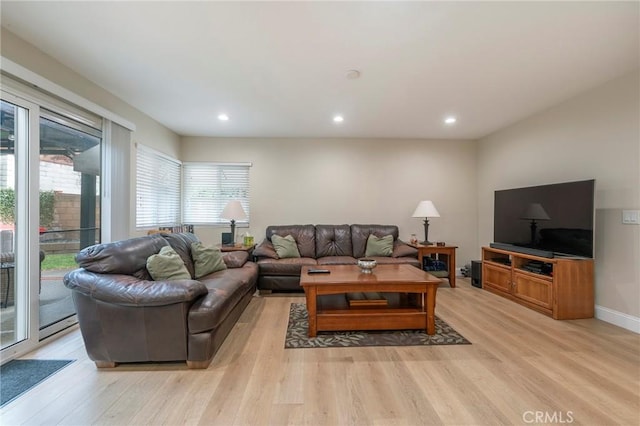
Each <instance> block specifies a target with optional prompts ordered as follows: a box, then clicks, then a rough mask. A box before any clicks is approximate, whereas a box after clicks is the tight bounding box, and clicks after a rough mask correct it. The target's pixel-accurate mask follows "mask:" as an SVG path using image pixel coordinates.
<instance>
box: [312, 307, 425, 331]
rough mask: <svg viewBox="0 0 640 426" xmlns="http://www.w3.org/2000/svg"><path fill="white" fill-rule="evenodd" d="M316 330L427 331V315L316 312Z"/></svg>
mask: <svg viewBox="0 0 640 426" xmlns="http://www.w3.org/2000/svg"><path fill="white" fill-rule="evenodd" d="M316 328H317V330H319V331H320V330H321V331H340V330H413V329H420V330H426V329H427V313H426V312H423V311H420V310H418V309H353V308H352V309H349V310H344V311H343V310H335V311H334V310H329V311H318V312H317V314H316Z"/></svg>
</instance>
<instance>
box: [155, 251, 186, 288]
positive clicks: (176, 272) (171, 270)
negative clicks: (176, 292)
mask: <svg viewBox="0 0 640 426" xmlns="http://www.w3.org/2000/svg"><path fill="white" fill-rule="evenodd" d="M147 270H148V271H149V273H150V274H151V277H152V278H153V279H154V281H175V280H188V279H191V275H190V274H189V271H187V268H186V266H184V262H183V261H182V259H181V258H180V256H179V255H178V253H176V251H175V250H174V249H173V248H171V247H170V246H165V247H162V248H161V249H160V252H159V253H157V254H152V255H151V256H149V258H148V259H147Z"/></svg>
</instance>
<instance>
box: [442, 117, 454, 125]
mask: <svg viewBox="0 0 640 426" xmlns="http://www.w3.org/2000/svg"><path fill="white" fill-rule="evenodd" d="M456 121H457V119H456V118H455V117H447V118H445V119H444V122H445V123H446V124H453V123H455V122H456Z"/></svg>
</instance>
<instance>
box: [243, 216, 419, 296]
mask: <svg viewBox="0 0 640 426" xmlns="http://www.w3.org/2000/svg"><path fill="white" fill-rule="evenodd" d="M274 234H275V235H279V236H281V237H286V236H287V235H291V236H292V237H293V238H294V239H295V240H296V244H297V246H298V251H299V252H300V257H299V258H286V259H280V258H278V255H277V253H276V251H275V249H274V247H273V244H272V243H271V237H272V236H273V235H274ZM371 234H373V235H375V236H377V237H384V236H386V235H393V253H392V255H391V256H390V257H373V259H376V261H377V262H378V264H389V263H406V264H410V265H414V266H416V267H420V264H419V262H418V259H417V255H418V252H417V250H416V249H414V248H413V247H410V246H409V245H407V244H406V243H404V242H402V241H401V240H399V239H398V227H397V226H395V225H285V226H269V227H267V230H266V238H265V239H264V241H262V242H261V243H260V244H259V245H258V246H257V247H256V248H255V250H254V251H253V256H254V257H255V259H256V261H257V263H258V267H259V269H260V274H259V278H258V288H259V289H260V291H261V292H269V291H302V287H300V271H301V269H302V267H303V266H305V265H311V266H318V267H322V265H349V264H356V263H357V261H358V259H360V258H363V257H365V250H366V246H367V239H368V238H369V235H371Z"/></svg>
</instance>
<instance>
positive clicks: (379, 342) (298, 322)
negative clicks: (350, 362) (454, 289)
mask: <svg viewBox="0 0 640 426" xmlns="http://www.w3.org/2000/svg"><path fill="white" fill-rule="evenodd" d="M308 330H309V318H308V316H307V306H306V305H305V304H304V303H292V304H291V309H290V310H289V326H288V327H287V337H286V339H285V343H284V347H285V348H287V349H293V348H331V347H350V346H351V347H357V346H421V345H425V346H428V345H470V344H471V342H469V341H468V340H467V339H465V338H464V337H463V336H462V335H461V334H460V333H458V332H457V331H455V330H454V329H453V328H452V327H451V326H450V325H449V324H447V323H446V322H444V321H442V320H441V319H440V318H438V317H436V334H434V335H433V336H429V335H428V334H426V333H425V332H424V331H419V330H397V331H394V330H392V331H330V332H327V331H321V332H318V336H317V337H309V335H308Z"/></svg>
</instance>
